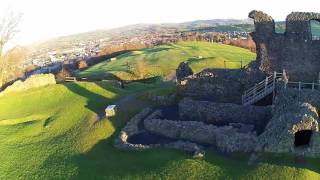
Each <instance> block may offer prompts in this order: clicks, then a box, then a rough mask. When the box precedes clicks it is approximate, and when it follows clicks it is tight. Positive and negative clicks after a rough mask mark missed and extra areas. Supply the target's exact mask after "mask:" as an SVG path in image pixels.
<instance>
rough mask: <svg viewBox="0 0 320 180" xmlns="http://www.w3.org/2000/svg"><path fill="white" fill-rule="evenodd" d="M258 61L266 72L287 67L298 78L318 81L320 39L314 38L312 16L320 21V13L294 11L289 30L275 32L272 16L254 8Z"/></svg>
mask: <svg viewBox="0 0 320 180" xmlns="http://www.w3.org/2000/svg"><path fill="white" fill-rule="evenodd" d="M249 17H250V18H252V19H253V20H254V24H255V32H253V33H252V34H251V36H252V37H253V40H254V41H255V43H256V47H257V49H256V51H257V62H258V64H259V68H260V70H262V71H263V72H265V73H272V72H274V71H277V72H281V71H282V70H283V69H285V70H286V71H287V73H288V75H289V76H290V79H291V80H294V81H306V82H312V81H316V80H317V78H318V73H319V72H320V61H319V59H320V52H319V49H320V41H319V40H312V33H311V24H310V21H311V20H317V21H320V13H304V12H293V13H291V14H289V15H288V16H287V19H286V32H285V33H284V34H279V33H276V32H275V23H274V20H273V19H272V17H271V16H269V15H267V14H265V13H263V12H261V11H252V12H250V14H249Z"/></svg>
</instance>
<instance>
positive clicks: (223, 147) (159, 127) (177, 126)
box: [144, 119, 257, 152]
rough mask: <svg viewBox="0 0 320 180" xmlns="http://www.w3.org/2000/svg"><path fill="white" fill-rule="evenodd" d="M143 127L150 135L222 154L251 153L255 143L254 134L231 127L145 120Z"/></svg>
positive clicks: (192, 122)
mask: <svg viewBox="0 0 320 180" xmlns="http://www.w3.org/2000/svg"><path fill="white" fill-rule="evenodd" d="M144 126H145V128H146V129H147V130H148V131H149V132H151V133H155V134H159V135H163V136H166V137H170V138H175V139H182V140H187V141H192V142H195V143H200V144H208V145H214V146H216V147H217V148H218V150H220V151H222V152H251V151H252V150H253V149H254V147H255V145H256V142H257V136H256V134H255V133H254V132H244V133H241V132H239V129H237V128H234V127H232V126H223V127H217V126H214V125H206V124H204V123H202V122H195V121H173V120H163V119H146V120H144Z"/></svg>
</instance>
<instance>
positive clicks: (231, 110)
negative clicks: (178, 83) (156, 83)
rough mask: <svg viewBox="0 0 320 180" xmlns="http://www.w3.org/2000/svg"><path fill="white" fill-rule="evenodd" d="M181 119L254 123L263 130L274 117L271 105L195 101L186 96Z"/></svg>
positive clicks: (225, 122) (182, 104)
mask: <svg viewBox="0 0 320 180" xmlns="http://www.w3.org/2000/svg"><path fill="white" fill-rule="evenodd" d="M179 115H180V120H193V121H202V122H205V123H211V124H217V125H221V124H222V125H223V124H228V123H244V124H253V125H255V126H256V127H257V129H259V130H260V131H262V130H263V129H264V127H265V125H266V124H267V123H268V122H269V120H270V119H271V117H272V114H271V106H242V105H237V104H232V103H215V102H209V101H194V100H192V99H189V98H185V99H183V100H181V101H180V103H179Z"/></svg>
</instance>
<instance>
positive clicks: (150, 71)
mask: <svg viewBox="0 0 320 180" xmlns="http://www.w3.org/2000/svg"><path fill="white" fill-rule="evenodd" d="M254 59H255V54H254V53H252V52H250V51H249V50H246V49H242V48H238V47H233V46H229V45H223V44H211V43H207V42H180V43H177V44H170V45H162V46H156V47H153V48H147V49H143V50H140V51H133V52H129V53H126V54H123V55H121V56H118V57H117V59H116V60H115V61H105V62H102V63H99V64H96V65H94V66H92V67H90V68H89V69H87V70H85V71H82V72H79V73H78V74H77V76H79V77H92V78H107V77H110V76H111V77H112V76H117V77H118V78H121V79H125V80H132V79H141V78H147V77H155V76H160V77H164V78H169V77H170V75H171V74H173V73H174V72H175V69H176V68H177V67H178V65H179V63H181V62H183V61H189V62H190V65H191V68H192V69H193V71H194V72H199V71H201V70H202V69H204V68H208V67H212V68H229V69H232V68H240V66H241V61H242V66H245V65H246V64H248V63H249V62H251V61H252V60H254Z"/></svg>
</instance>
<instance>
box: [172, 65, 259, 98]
mask: <svg viewBox="0 0 320 180" xmlns="http://www.w3.org/2000/svg"><path fill="white" fill-rule="evenodd" d="M253 64H254V63H253ZM264 78H265V75H264V74H263V73H262V72H261V71H259V70H257V69H256V68H249V69H247V70H242V69H235V70H231V69H230V70H225V69H205V70H203V71H202V72H200V73H197V74H194V75H191V76H188V77H186V78H185V79H184V81H183V83H181V84H178V87H177V88H178V95H180V96H182V97H192V98H195V99H198V100H210V101H214V102H223V103H228V102H230V103H239V104H240V103H241V96H242V94H243V92H244V91H245V90H247V89H249V88H251V87H252V85H253V84H255V83H257V82H259V81H261V80H263V79H264Z"/></svg>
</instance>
